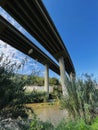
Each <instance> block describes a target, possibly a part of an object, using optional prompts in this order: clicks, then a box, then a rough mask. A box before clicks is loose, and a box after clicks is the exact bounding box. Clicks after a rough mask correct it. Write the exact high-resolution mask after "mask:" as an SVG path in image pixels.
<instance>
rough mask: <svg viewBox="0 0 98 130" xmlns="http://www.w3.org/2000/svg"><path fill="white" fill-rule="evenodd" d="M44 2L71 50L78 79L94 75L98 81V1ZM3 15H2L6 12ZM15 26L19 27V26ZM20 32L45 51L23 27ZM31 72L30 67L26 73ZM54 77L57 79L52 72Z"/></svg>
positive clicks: (52, 0)
mask: <svg viewBox="0 0 98 130" xmlns="http://www.w3.org/2000/svg"><path fill="white" fill-rule="evenodd" d="M43 2H44V4H45V6H46V8H47V10H48V12H49V14H50V16H51V17H52V20H53V21H54V24H55V26H56V28H57V30H58V32H59V34H60V36H61V38H62V40H63V41H64V43H65V45H66V47H67V49H68V52H69V54H70V56H71V59H72V61H73V64H74V66H75V70H76V73H77V75H80V74H82V73H89V74H91V73H93V74H94V75H95V77H97V76H98V60H97V59H98V58H97V53H98V0H43ZM0 12H1V13H2V9H1V10H0ZM3 13H4V12H3ZM3 13H2V14H3ZM4 15H5V13H4ZM6 18H7V19H8V17H6ZM10 21H11V23H12V21H13V20H12V19H11V20H10ZM13 24H14V25H15V26H16V27H17V25H16V24H15V22H13ZM20 30H21V31H22V32H24V34H25V35H26V36H27V37H28V38H29V39H31V40H32V41H33V42H34V43H35V44H36V45H38V46H39V47H40V48H41V49H42V50H43V49H44V48H42V46H40V44H39V43H38V42H37V41H36V40H35V39H33V38H32V37H31V36H30V35H29V34H28V33H27V32H25V31H24V30H23V29H21V27H20ZM45 52H46V51H45ZM46 53H47V54H49V53H48V52H46ZM49 56H50V55H49ZM38 67H39V68H42V71H44V66H41V65H40V64H38ZM30 68H31V67H28V66H27V67H26V71H28V69H30ZM50 76H53V77H55V76H57V75H56V74H55V73H53V72H51V71H50Z"/></svg>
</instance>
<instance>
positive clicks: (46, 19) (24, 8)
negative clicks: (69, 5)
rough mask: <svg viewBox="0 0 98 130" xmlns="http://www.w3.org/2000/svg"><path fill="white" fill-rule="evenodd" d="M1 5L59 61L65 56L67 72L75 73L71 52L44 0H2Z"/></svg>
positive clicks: (0, 0)
mask: <svg viewBox="0 0 98 130" xmlns="http://www.w3.org/2000/svg"><path fill="white" fill-rule="evenodd" d="M0 5H1V6H2V7H3V8H4V9H5V10H6V11H7V12H8V13H9V14H10V15H11V16H12V17H13V18H15V19H16V20H17V21H18V22H19V23H20V24H21V25H22V26H23V27H24V28H25V29H26V30H27V31H28V32H29V33H30V34H31V35H32V36H34V37H35V38H36V40H38V41H39V43H40V44H42V45H43V46H44V47H45V48H46V49H47V50H48V51H49V52H50V53H51V54H52V56H53V57H54V58H55V59H56V60H57V61H59V58H60V57H63V58H64V64H65V69H66V71H67V73H68V74H69V75H70V73H74V74H75V69H74V66H73V63H72V61H71V58H70V56H69V53H68V51H67V49H66V47H65V45H64V43H63V41H62V39H61V37H60V35H59V33H58V32H57V30H56V28H55V25H54V23H53V22H52V20H51V18H50V16H49V14H48V12H47V10H46V8H45V6H44V5H43V3H42V0H22V1H21V2H20V0H0Z"/></svg>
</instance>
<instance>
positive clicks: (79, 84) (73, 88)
mask: <svg viewBox="0 0 98 130" xmlns="http://www.w3.org/2000/svg"><path fill="white" fill-rule="evenodd" d="M66 83H67V84H66V86H67V90H68V96H67V97H65V98H62V100H61V105H62V108H65V109H67V110H68V112H69V115H71V116H72V117H73V118H74V119H75V118H77V117H79V118H83V119H84V121H85V122H86V123H87V124H88V123H91V122H92V120H93V118H95V116H96V114H95V112H94V111H95V109H96V108H97V107H98V90H97V89H96V82H95V81H94V80H92V78H91V76H89V75H87V74H86V75H85V78H84V80H80V79H79V80H77V81H75V80H73V81H66Z"/></svg>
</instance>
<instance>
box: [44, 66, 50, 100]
mask: <svg viewBox="0 0 98 130" xmlns="http://www.w3.org/2000/svg"><path fill="white" fill-rule="evenodd" d="M44 90H45V92H46V93H47V98H48V97H49V66H48V65H47V64H46V65H45V85H44Z"/></svg>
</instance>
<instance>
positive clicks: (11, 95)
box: [0, 55, 27, 117]
mask: <svg viewBox="0 0 98 130" xmlns="http://www.w3.org/2000/svg"><path fill="white" fill-rule="evenodd" d="M0 61H1V62H0V114H1V115H2V116H3V117H9V116H10V117H18V116H22V117H27V114H26V107H25V106H24V105H23V104H24V100H25V95H24V86H25V84H26V82H25V80H24V77H19V76H18V75H16V74H15V71H17V70H18V69H20V67H21V66H22V63H21V64H16V63H12V62H11V61H10V60H9V57H6V58H5V57H4V55H1V57H0Z"/></svg>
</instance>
